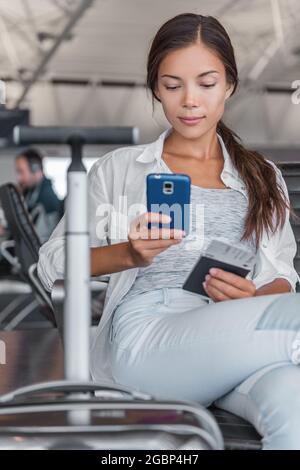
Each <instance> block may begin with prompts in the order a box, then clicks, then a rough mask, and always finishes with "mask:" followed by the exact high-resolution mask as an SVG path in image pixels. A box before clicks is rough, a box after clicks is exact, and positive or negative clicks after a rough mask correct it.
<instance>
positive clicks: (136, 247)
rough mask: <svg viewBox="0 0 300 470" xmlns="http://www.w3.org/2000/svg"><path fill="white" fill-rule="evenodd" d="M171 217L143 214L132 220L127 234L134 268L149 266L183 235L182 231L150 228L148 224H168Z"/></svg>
mask: <svg viewBox="0 0 300 470" xmlns="http://www.w3.org/2000/svg"><path fill="white" fill-rule="evenodd" d="M170 220H171V217H170V216H168V215H167V214H159V213H158V212H145V213H143V214H141V215H139V216H138V217H137V218H136V219H134V220H133V221H132V222H131V224H130V230H129V233H128V251H129V257H130V259H131V262H132V266H134V267H143V266H149V265H150V264H151V263H152V261H153V258H154V257H155V256H156V255H158V254H159V253H161V252H162V251H164V250H166V249H167V248H169V246H172V245H177V244H178V243H180V242H181V240H182V238H183V237H184V235H185V232H184V231H183V230H179V229H170V228H160V229H159V228H158V227H152V228H151V229H148V222H152V223H153V222H157V223H158V222H161V223H163V224H166V223H169V222H170Z"/></svg>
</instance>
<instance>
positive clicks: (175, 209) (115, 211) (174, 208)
mask: <svg viewBox="0 0 300 470" xmlns="http://www.w3.org/2000/svg"><path fill="white" fill-rule="evenodd" d="M127 202H128V201H127V196H119V201H118V208H116V207H115V206H113V205H112V204H109V203H105V204H99V205H98V207H97V209H96V213H95V220H96V224H95V235H96V238H97V239H98V240H103V239H105V238H106V237H107V236H108V235H109V238H110V240H114V241H120V240H126V239H127V238H128V235H129V233H130V232H131V233H133V232H134V233H135V234H137V233H140V235H141V237H140V238H143V239H148V238H149V239H152V240H154V239H157V238H158V233H157V230H156V231H155V230H154V231H152V230H149V229H148V226H147V224H148V222H150V221H149V219H148V221H147V220H145V218H143V215H145V213H146V212H148V211H147V207H146V206H145V205H144V204H142V203H135V204H131V205H130V206H129V207H128V206H127ZM151 212H153V213H156V214H166V215H169V216H170V217H171V218H172V219H173V223H174V225H173V226H174V227H175V228H179V229H185V230H186V231H187V230H189V234H188V237H187V238H188V240H189V241H190V243H189V244H188V245H187V246H186V248H185V249H190V250H192V249H194V248H195V247H194V246H193V245H194V244H197V246H198V245H199V243H200V244H201V243H203V241H204V204H194V212H192V205H191V204H184V205H181V204H179V203H174V204H172V205H168V204H166V203H163V204H152V205H151ZM193 218H194V219H193ZM192 219H193V222H192ZM161 224H162V227H161V228H164V235H163V237H162V238H164V239H168V238H180V235H179V233H176V232H175V234H174V235H171V233H170V230H171V226H170V224H169V223H167V222H161ZM151 226H152V227H153V228H158V222H157V221H155V222H154V221H151ZM192 229H193V230H192ZM187 238H186V239H187ZM199 248H200V246H199Z"/></svg>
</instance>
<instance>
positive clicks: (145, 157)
mask: <svg viewBox="0 0 300 470" xmlns="http://www.w3.org/2000/svg"><path fill="white" fill-rule="evenodd" d="M171 131H172V127H170V128H168V129H166V130H165V131H164V132H162V133H161V134H160V136H159V137H158V139H157V140H155V141H154V142H152V143H151V144H148V145H147V146H146V148H145V149H144V150H143V152H142V153H141V155H139V156H138V157H137V159H136V161H138V162H142V163H151V162H153V161H155V160H156V161H157V163H160V160H161V156H162V151H163V144H164V141H165V139H166V138H167V136H168V135H169V134H170V133H171ZM217 136H218V139H219V142H220V144H221V148H222V152H223V157H224V167H223V170H222V173H221V179H222V180H223V181H224V182H225V180H226V184H227V185H228V186H232V187H234V189H240V190H241V191H242V192H244V190H245V185H244V182H243V181H242V179H241V178H240V176H239V173H238V171H237V170H236V169H235V168H234V166H233V163H232V160H231V157H230V155H229V153H228V150H227V148H226V146H225V143H224V141H223V139H222V137H221V136H220V134H217ZM226 174H228V175H230V176H231V177H232V178H230V181H227V178H226V176H225V175H226ZM229 183H230V184H229ZM234 183H237V184H234Z"/></svg>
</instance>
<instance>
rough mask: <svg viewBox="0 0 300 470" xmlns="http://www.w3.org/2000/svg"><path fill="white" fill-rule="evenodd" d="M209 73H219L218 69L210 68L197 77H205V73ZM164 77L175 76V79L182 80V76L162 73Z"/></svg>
mask: <svg viewBox="0 0 300 470" xmlns="http://www.w3.org/2000/svg"><path fill="white" fill-rule="evenodd" d="M209 73H219V72H218V71H217V70H208V71H207V72H203V73H199V75H197V78H199V77H205V75H208V74H209ZM163 77H170V78H175V80H181V78H180V77H176V75H167V74H165V75H161V78H163Z"/></svg>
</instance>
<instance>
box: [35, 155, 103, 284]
mask: <svg viewBox="0 0 300 470" xmlns="http://www.w3.org/2000/svg"><path fill="white" fill-rule="evenodd" d="M110 154H111V152H110V153H109V154H107V155H105V156H104V157H101V158H100V160H97V161H96V162H95V163H94V165H93V166H92V168H91V169H90V171H89V174H88V212H89V215H88V219H89V233H90V246H91V247H93V246H102V245H107V244H108V241H107V228H108V226H107V223H106V224H104V223H99V220H98V218H97V215H96V214H97V208H98V207H99V206H100V205H101V204H105V205H106V206H107V208H109V206H110V204H109V201H108V198H109V195H108V191H107V187H106V182H107V178H105V175H104V173H103V169H102V166H103V165H102V163H103V162H104V161H105V160H106V158H105V157H106V156H109V155H110ZM106 218H107V220H108V216H107V217H106ZM65 220H66V213H65V214H64V215H63V217H62V218H61V220H60V222H59V223H58V225H57V226H56V228H55V229H54V231H53V233H52V234H51V236H50V238H49V240H48V241H47V242H46V243H44V244H43V245H42V246H41V248H40V250H39V260H38V265H37V272H38V276H39V278H40V280H41V282H42V284H43V286H44V287H45V289H46V290H48V291H51V289H52V287H53V284H54V282H55V281H56V280H57V279H63V278H64V266H65Z"/></svg>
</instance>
